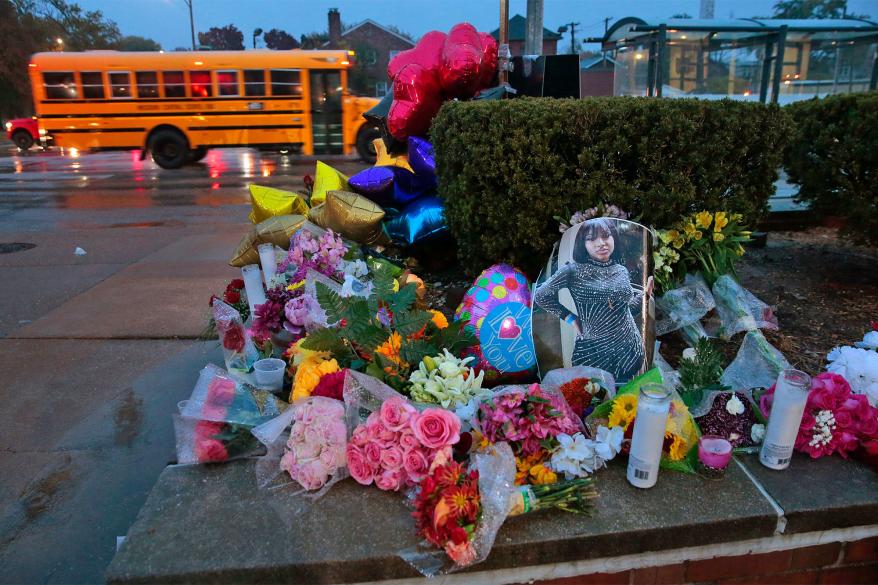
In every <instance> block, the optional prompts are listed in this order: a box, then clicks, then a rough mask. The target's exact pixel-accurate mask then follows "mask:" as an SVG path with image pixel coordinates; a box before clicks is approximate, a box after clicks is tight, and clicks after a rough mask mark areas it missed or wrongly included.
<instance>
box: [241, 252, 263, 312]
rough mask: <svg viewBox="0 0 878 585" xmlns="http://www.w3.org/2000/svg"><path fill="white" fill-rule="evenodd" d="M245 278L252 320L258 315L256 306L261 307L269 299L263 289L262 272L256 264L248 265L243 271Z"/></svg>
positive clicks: (242, 274)
mask: <svg viewBox="0 0 878 585" xmlns="http://www.w3.org/2000/svg"><path fill="white" fill-rule="evenodd" d="M241 276H242V277H243V278H244V289H245V290H246V291H247V304H248V305H250V318H251V319H252V318H253V315H255V314H256V305H261V304H262V303H264V302H265V301H266V300H267V299H266V298H265V290H263V288H262V271H261V270H259V266H258V265H256V264H248V265H247V266H245V267H243V268H242V269H241Z"/></svg>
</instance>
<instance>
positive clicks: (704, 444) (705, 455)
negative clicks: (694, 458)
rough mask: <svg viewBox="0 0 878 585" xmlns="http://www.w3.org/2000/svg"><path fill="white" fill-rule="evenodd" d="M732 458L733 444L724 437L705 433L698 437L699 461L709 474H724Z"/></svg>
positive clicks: (703, 470) (714, 475) (704, 471)
mask: <svg viewBox="0 0 878 585" xmlns="http://www.w3.org/2000/svg"><path fill="white" fill-rule="evenodd" d="M731 460H732V444H731V443H730V442H729V441H728V440H727V439H725V438H724V437H719V436H716V435H703V436H702V437H701V438H700V439H698V461H699V462H700V463H701V467H702V472H703V473H705V474H706V475H708V476H713V477H717V476H722V474H723V473H724V472H725V470H726V467H728V466H729V462H730V461H731Z"/></svg>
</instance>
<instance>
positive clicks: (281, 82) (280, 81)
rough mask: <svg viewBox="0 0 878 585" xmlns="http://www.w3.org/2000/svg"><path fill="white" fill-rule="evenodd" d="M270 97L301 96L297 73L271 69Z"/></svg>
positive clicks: (295, 71)
mask: <svg viewBox="0 0 878 585" xmlns="http://www.w3.org/2000/svg"><path fill="white" fill-rule="evenodd" d="M271 95H295V96H299V95H302V85H301V83H300V81H299V71H298V70H293V69H272V70H271Z"/></svg>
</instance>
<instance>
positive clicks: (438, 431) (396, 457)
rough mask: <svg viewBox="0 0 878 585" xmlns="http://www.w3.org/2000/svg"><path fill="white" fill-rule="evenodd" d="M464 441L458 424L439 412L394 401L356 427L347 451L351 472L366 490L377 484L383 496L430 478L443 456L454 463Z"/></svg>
mask: <svg viewBox="0 0 878 585" xmlns="http://www.w3.org/2000/svg"><path fill="white" fill-rule="evenodd" d="M459 440H460V419H458V418H457V416H456V415H455V414H454V413H453V412H450V411H447V410H444V409H441V408H427V409H426V410H424V411H422V412H418V411H417V410H416V409H415V408H414V407H413V406H412V405H411V404H409V403H408V402H406V401H405V400H404V399H403V398H401V397H393V398H390V399H389V400H386V401H384V402H383V403H382V404H381V408H380V410H377V411H375V412H372V413H371V414H369V417H368V418H367V419H366V422H365V423H364V424H361V425H358V426H357V427H356V428H355V429H354V431H353V433H352V435H351V440H350V443H349V444H348V446H347V460H348V469H349V470H350V473H351V476H352V477H353V478H354V479H355V480H356V481H357V482H358V483H360V484H362V485H371V484H372V483H373V482H374V483H375V485H376V486H377V487H378V488H379V489H382V490H387V491H399V489H401V488H403V487H406V486H413V485H415V484H416V483H417V482H419V481H421V480H422V479H423V478H424V477H425V476H426V475H427V473H428V472H429V470H430V466H431V465H432V464H433V462H434V460H435V459H436V458H437V457H438V456H439V454H440V453H441V454H442V455H441V456H442V457H444V458H445V459H450V458H451V450H452V446H453V445H454V444H455V443H457V442H458V441H459Z"/></svg>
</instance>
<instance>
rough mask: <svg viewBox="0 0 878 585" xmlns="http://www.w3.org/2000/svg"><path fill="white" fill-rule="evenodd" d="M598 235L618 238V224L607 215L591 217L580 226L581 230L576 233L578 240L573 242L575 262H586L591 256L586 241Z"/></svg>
mask: <svg viewBox="0 0 878 585" xmlns="http://www.w3.org/2000/svg"><path fill="white" fill-rule="evenodd" d="M597 237H604V238H609V237H612V238H613V239H614V240H616V239H618V234H617V233H616V226H614V225H613V222H611V221H610V220H608V219H607V218H605V217H596V218H595V219H589V220H587V221H586V222H585V223H583V224H582V225H581V226H579V231H578V232H577V233H576V242H575V243H574V244H573V261H574V262H586V261H587V260H588V259H589V258H590V256H589V255H588V250H586V249H585V242H587V241H588V240H593V239H595V238H597ZM615 254H616V252H615V250H614V251H613V255H614V256H615Z"/></svg>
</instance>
